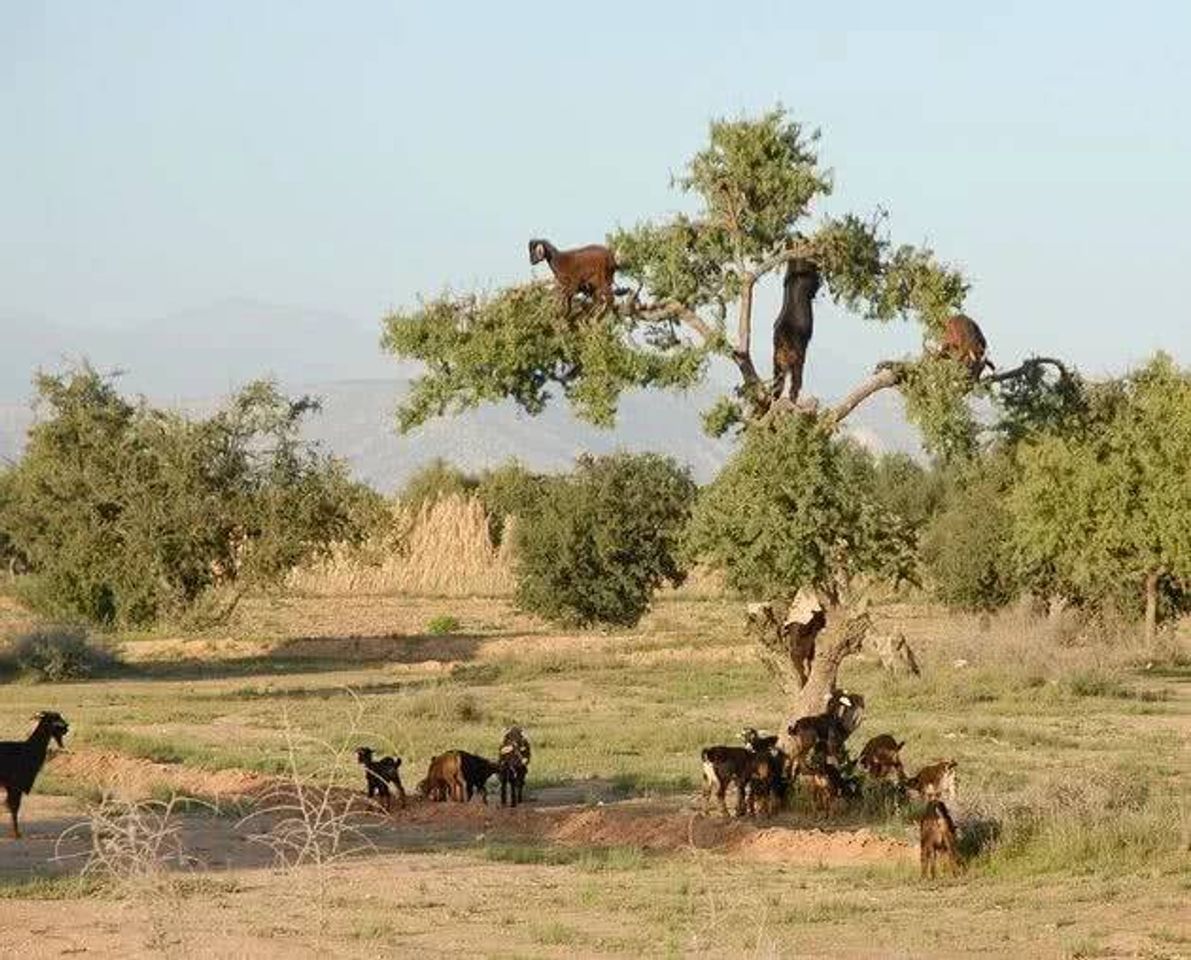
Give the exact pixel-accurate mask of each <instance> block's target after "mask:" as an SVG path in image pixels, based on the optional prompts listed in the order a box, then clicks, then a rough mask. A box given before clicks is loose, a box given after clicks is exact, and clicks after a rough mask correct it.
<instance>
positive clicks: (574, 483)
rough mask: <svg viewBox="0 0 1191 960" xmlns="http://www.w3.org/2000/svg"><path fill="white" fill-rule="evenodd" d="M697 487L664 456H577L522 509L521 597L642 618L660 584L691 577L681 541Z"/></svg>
mask: <svg viewBox="0 0 1191 960" xmlns="http://www.w3.org/2000/svg"><path fill="white" fill-rule="evenodd" d="M694 496H695V484H694V481H692V480H691V477H690V472H689V471H688V470H686V469H683V468H681V467H679V466H678V465H677V464H676V463H675V462H674V461H673V460H671V459H669V458H667V457H662V456H659V455H657V454H627V453H621V454H615V455H612V456H607V457H599V458H592V457H585V458H582V459H580V461H579V463H578V465H577V467H576V469H575V471H574V472H573V473H572V474H570V475H568V476H564V477H555V478H551V479H549V480H548V481H546V482H545V483H544V485H543V488H542V493H541V495H540V497H538V498H537V501H536V503H534V504H533V505H532V506H531V508H530V509H529V510H527V511H526V514H525V516H523V517H519V518H518V521H519V522H518V524H517V528H516V535H515V536H516V541H515V551H514V552H515V555H516V558H517V602H518V605H519V606H520V607H521V608H522V609H524V610H528V611H530V612H532V613H537V614H541V615H542V616H544V617H546V618H548V619H551V620H556V621H560V622H562V623H568V624H591V623H609V624H619V625H626V626H631V625H633V624H635V623H637V622H638V621H639V620H640V619H641V617H642V616H643V615H644V613H645V611H646V610H647V609H649V602H650V598H651V597H652V595H653V592H654V591H655V590H656V589H657V588H658V587H660V586H661V585H662V584H663V583H664V582H666V581H669V582H670V583H672V584H674V585H676V586H677V585H678V584H680V583H681V582H682V581H683V579H684V576H685V574H684V572H683V571H682V569H681V567H680V566H679V562H678V560H677V549H678V541H679V537H680V536H681V533H682V529H683V526H684V525H685V523H686V521H687V518H688V516H689V514H690V509H691V503H692V502H693V500H694Z"/></svg>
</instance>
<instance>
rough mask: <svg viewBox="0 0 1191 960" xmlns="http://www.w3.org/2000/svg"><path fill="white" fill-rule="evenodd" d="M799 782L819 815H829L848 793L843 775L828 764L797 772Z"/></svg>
mask: <svg viewBox="0 0 1191 960" xmlns="http://www.w3.org/2000/svg"><path fill="white" fill-rule="evenodd" d="M798 780H799V782H800V783H801V784H802V785H803V786H804V787H806V789H807V791H808V792H809V793H810V796H811V801H812V802H813V803H814V805H815V807H816V808H818V810H819V812H820V813H823V814H828V813H831V812H832V811H833V810H834V809H835V807H836V806H837V804H838V803H839V802H840V800H841V799H842V798H843V796H844V794H845V793H847V791H848V786H847V783H846V782H845V780H844V777H843V774H841V773H840V772H839V770H838V769H837V768H836V767H833V766H831V765H830V764H823V765H822V766H818V767H810V768H804V769H801V770H799V772H798Z"/></svg>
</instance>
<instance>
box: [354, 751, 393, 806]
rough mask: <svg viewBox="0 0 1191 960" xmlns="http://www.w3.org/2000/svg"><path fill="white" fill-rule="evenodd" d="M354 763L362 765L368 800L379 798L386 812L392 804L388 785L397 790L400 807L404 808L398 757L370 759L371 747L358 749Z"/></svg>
mask: <svg viewBox="0 0 1191 960" xmlns="http://www.w3.org/2000/svg"><path fill="white" fill-rule="evenodd" d="M356 761H357V762H358V763H361V764H363V765H364V786H365V788H366V789H367V791H368V799H369V800H371V799H372V798H373V797H380V798H381V803H383V804H384V807H385V809H386V810H388V809H390V807H391V806H392V803H393V795H392V794H391V793H390V792H389V784H390V783H391V784H393V786H395V787H396V788H397V795H398V796H399V797H401V806H403V807H404V806H405V787H403V786H402V785H401V775H400V773H399V772H398V771H399V768H400V767H401V758H400V757H381V759H379V760H373V759H372V748H371V747H360V748H359V749H358V750H356Z"/></svg>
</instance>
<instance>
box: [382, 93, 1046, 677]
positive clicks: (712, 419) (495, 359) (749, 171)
mask: <svg viewBox="0 0 1191 960" xmlns="http://www.w3.org/2000/svg"><path fill="white" fill-rule="evenodd" d="M817 145H818V134H817V132H814V131H810V130H807V129H805V128H804V127H803V126H802V125H801V124H799V123H798V122H796V121H794V120H792V119H791V118H790V117H789V116H788V115H787V114H786V112H785V111H784V110H782V109H780V108H779V109H775V110H772V111H770V112H768V113H765V114H763V115H761V116H759V117H753V118H743V119H735V120H717V121H714V122H713V123H712V124H711V126H710V131H709V141H708V143H707V145H706V146H705V147H704V148H703V149H702V150H700V151H699V152H698V153H696V154H695V156H694V157H692V158H691V160H690V161H689V162H688V163H687V165H686V167H685V169H684V170H683V172H682V173H681V174H680V175H679V176H677V177H675V178H674V181H673V184H674V186H675V187H677V189H678V190H679V191H681V192H682V193H683V194H684V195H685V197H686V199H688V200H690V201H693V203H690V204H688V206H689V207H691V212H689V213H680V214H676V215H673V216H671V217H669V218H666V219H664V220H654V221H643V222H641V223H638V224H636V225H633V226H631V227H621V228H619V229H616V230H614V231H613V232H612V233H611V234H610V235H609V237H608V238H607V242H608V244H609V245H610V246H611V247H612V249H613V250H614V251H615V255H616V259H617V262H618V264H619V270H620V275H621V279H622V280H625V281H628V282H629V283H630V287H629V290H630V293H629V294H628V295H627V298H626V299H625V300H624V301H623V302H621V303H619V304H618V306H617V308H616V309H615V310H608V309H604V308H602V307H596V306H594V305H593V306H592V307H591V308H590V309H588V310H587V311H585V312H579V313H576V314H573V315H564V313H563V310H562V308H561V306H560V303H559V299H558V298H557V297H556V296H555V295H554V292H553V291H552V289H551V285H550V284H548V283H546V284H541V283H528V284H524V285H520V286H514V287H509V288H506V289H503V290H498V291H496V292H494V293H490V294H465V295H456V294H450V293H448V294H443V295H441V296H437V297H434V298H432V299H429V300H426V301H423V302H422V303H420V304H419V305H418V306H417V307H416V308H414V309H410V310H405V311H399V312H397V313H394V314H392V315H391V316H388V317H386V318H385V320H384V334H383V343H384V346H385V348H386V349H387V350H389V351H390V352H391V353H393V354H394V355H396V356H398V357H400V358H403V359H416V360H419V361H421V362H422V363H423V364H424V365H425V368H426V373H425V375H424V376H422V377H421V378H420V379H418V380H417V381H415V383H414V385H413V389H412V391H411V392H410V394H409V395H408V396H407V397H406V398H405V400H404V401H403V403H402V404H401V406H400V407H399V409H398V424H399V427H400V429H401V430H403V431H405V430H409V429H412V428H414V427H416V426H418V425H419V424H421V423H424V422H425V421H426V420H428V419H430V418H431V417H435V416H441V415H444V414H451V413H457V412H460V411H463V410H467V409H470V408H473V407H475V406H478V405H480V404H483V403H491V402H497V401H502V400H508V399H511V400H513V401H514V402H515V403H517V404H518V405H519V406H520V407H521V408H522V409H524V410H526V411H528V412H529V413H531V414H535V413H538V412H540V411H541V410H542V409H544V407H545V406H546V404H547V403H548V402H549V401H550V400H551V398H552V397H553V395H554V394H555V393H558V392H561V394H562V395H563V397H565V398H566V400H567V401H568V402H569V403H570V405H571V406H572V408H573V409H574V411H575V413H576V414H577V415H578V416H579V417H581V418H583V419H586V420H588V421H590V422H592V423H595V424H598V425H603V426H609V425H611V424H612V423H614V421H615V415H616V409H617V403H618V400H619V398H620V395H621V394H622V393H623V391H625V390H626V389H630V388H641V387H653V388H682V387H689V386H691V385H693V384H695V383H697V382H699V381H700V380H701V379H702V378H703V376H704V375H705V373H706V369H707V364H708V362H709V361H710V360H711V359H712V358H722V359H725V360H727V361H728V362H730V363H731V364H732V366H733V367H734V369H735V370H736V375H737V382H736V386H735V388H734V389H733V391H732V392H731V394H730V395H728V396H725V397H722V398H721V399H720V400H719V401H718V402H717V403H716V404H715V405H714V406H713V407H712V409H710V410H707V411H704V425H705V428H706V429H707V430H708V431H709V432H711V433H714V434H717V435H718V434H723V433H725V432H728V431H730V430H734V429H735V430H744V431H745V432H746V433H747V434H748V439H746V441H745V448H744V449H743V450H742V452H741V454H740V457H741V458H742V459H744V460H748V461H749V463H747V464H744V465H741V466H740V467H738V468H736V470H735V472H733V473H730V474H729V477H730V478H735V479H737V480H739V482H740V485H741V489H746V488H747V487H748V486H749V483H751V482H752V481H751V480H749V479H748V478H749V477H750V476H751V475H752V472H751V471H752V470H753V461H755V462H756V463H757V464H762V466H764V465H763V459H764V458H763V457H762V456H760V455H755V454H754V453H753V451H754V448H758V447H760V446H764V445H765V444H766V443H767V442H769V441H766V440H763V439H760V438H758V439H755V440H754V439H752V434H753V432H754V431H758V430H767V429H770V428H773V427H776V426H777V425H778V421H781V420H783V419H785V418H787V417H789V416H791V415H792V414H796V413H797V414H799V415H800V416H802V417H804V418H806V419H807V421H808V422H807V423H805V424H795V425H792V426H789V427H786V426H781V427H780V428H779V439H778V440H777V441H774V442H775V443H776V444H778V445H779V446H781V445H784V446H783V450H782V451H781V455H783V456H785V455H787V454H789V455H790V456H792V457H793V459H792V460H790V461H780V462H772V463H770V464H768V470H770V471H772V472H774V473H788V474H789V475H790V479H789V483H790V485H793V486H797V485H798V484H799V483H800V482H801V481H802V474H801V471H804V470H808V469H811V468H812V461H813V460H814V458H815V457H817V456H818V457H823V458H825V459H824V460H822V462H821V464H820V466H821V467H822V473H821V476H828V475H830V474H831V472H832V471H833V470H835V469H836V467H835V466H833V465H832V461H834V460H835V459H836V458H838V457H839V456H840V455H841V450H842V448H840V447H838V446H836V445H833V442H832V441H831V440H830V436H831V434H832V432H833V431H835V430H836V429H837V428H838V427H839V425H840V424H841V423H842V422H843V421H844V420H845V419H846V418H847V417H848V415H849V414H850V413H851V412H852V411H853V410H854V409H856V407H857V406H858V405H860V404H861V403H863V402H864V401H865V400H866V399H867V398H868V397H870V396H872V395H873V394H875V393H876V392H877V391H879V390H883V389H886V388H890V387H896V388H898V389H899V390H900V391H901V392H902V394H903V396H904V397H905V399H906V409H907V413H908V415H909V416H910V418H911V419H912V420H914V421H915V422H916V423H917V424H918V425H919V427H920V428H921V430H922V434H923V440H924V443H925V444H926V446H927V447H928V448H930V449H931V450H933V451H935V452H937V453H939V454H941V455H943V456H956V455H965V454H967V453H970V452H971V451H972V450H973V448H974V446H975V444H976V439H977V422H976V420H975V419H974V417H973V415H972V412H971V410H970V409H969V406H968V403H967V400H968V397H969V396H970V394H972V393H973V392H977V391H979V392H983V391H987V390H989V389H991V388H990V386H989V385H987V384H986V383H985V381H980V382H979V383H976V382H974V381H973V379H972V378H971V376H970V374H969V373H968V371H967V370H966V369H965V368H964V367H963V366H962V365H961V364H960V363H958V362H956V361H953V360H950V359H944V358H943V357H942V356H941V355H940V353H939V352H938V351H935V350H932V349H927V350H924V351H923V352H922V354H921V355H919V356H916V357H909V358H898V359H893V360H887V361H885V362H883V363H881V364H879V365H878V366H877V367H876V368H875V369H874V372H873V374H872V375H871V376H869V377H867V378H866V379H865V380H864V381H863V382H861V383H859V384H857V385H856V387H855V388H854V389H853V390H852V391H850V392H849V393H848V394H847V395H846V396H844V397H843V398H841V399H839V400H838V401H837V402H835V403H834V404H833V405H830V406H822V407H821V406H820V405H819V404H818V403H817V402H816V401H815V400H814V399H813V398H807V397H803V398H800V400H799V402H798V407H799V409H798V410H794V409H792V405H791V404H789V403H788V402H785V401H776V402H775V401H774V400H773V392H772V390H771V389H770V384H769V383H768V381H767V380H766V378H765V377H764V376H763V375H762V374H761V373H760V371H759V370H758V369H757V365H756V363H755V361H754V358H753V355H754V348H755V345H756V337H757V335H758V334H757V329H756V324H755V323H754V320H755V317H754V298H755V293H756V290H757V286H758V284H760V283H761V282H763V281H764V280H765V278H766V277H767V276H769V275H770V274H772V273H775V272H777V271H779V270H781V269H782V268H784V265H785V264H786V263H787V262H788V261H790V260H792V259H794V258H807V259H809V260H811V261H813V262H814V264H815V265H816V266H817V268H818V270H819V272H820V274H821V276H822V279H823V283H824V290H825V295H826V296H828V297H830V298H831V299H832V300H833V301H834V302H835V303H836V304H838V305H840V306H842V307H844V308H846V309H847V310H848V311H850V312H852V313H854V314H857V315H858V316H859V317H860V318H862V319H864V320H870V321H876V322H888V321H892V320H895V319H898V318H904V319H908V320H911V321H913V322H915V323H916V324H918V325H919V327H920V328H921V330H922V333H923V339H924V342H925V343H926V344H927V345H929V344H930V343H932V342H933V341H936V340H937V338H938V337H939V335H940V333H941V331H942V328H943V325H944V323H945V321H946V319H947V317H948V316H949V315H950V314H952V313H954V312H955V311H957V310H958V309H959V308H960V307H961V306H962V303H963V299H964V296H965V294H966V292H967V283H966V281H965V280H964V278H963V276H962V275H961V274H960V272H959V271H958V270H956V269H955V268H953V267H951V266H948V265H946V264H944V263H942V262H940V261H939V260H938V259H937V258H936V256H935V255H934V253H933V252H932V251H931V250H929V249H926V248H923V247H915V246H910V245H895V244H894V243H893V242H892V241H891V239H890V237H889V233H888V222H887V217H886V215H885V214H884V212H882V211H876V212H875V213H872V214H870V215H858V214H845V215H843V216H825V215H821V214H817V210H816V207H817V204H818V203H819V201H821V200H823V199H824V198H826V197H827V196H828V195H829V194H830V193H831V191H832V188H833V183H834V178H833V175H832V173H831V171H830V170H828V169H826V168H825V167H824V166H822V164H821V163H820V160H819V156H818V152H817ZM768 334H769V331H768V329H766V330H765V331H764V333H763V335H765V336H768ZM813 346H814V345H813V343H812V344H811V351H810V352H811V356H812V357H813V353H814V350H813ZM1037 370H1038V367H1037V362H1036V361H1031V362H1028V363H1027V364H1026V365H1024V366H1023V367H1022V368H1019V369H1018V370H1014V371H1010V372H1009V373H1008V374H1005V375H998V376H997V377H996V378H989V383H990V384H991V383H998V384H999V383H1001V382H1004V381H1007V380H1012V379H1013V378H1014V377H1017V376H1019V375H1021V374H1023V373H1025V372H1029V371H1035V372H1036V371H1037ZM1038 378H1039V381H1040V382H1041V380H1042V375H1041V374H1040V373H1039V374H1038ZM730 469H732V468H730ZM816 469H817V468H816ZM807 476H808V478H809V479H807V482H808V483H809V484H810V485H811V486H812V487H814V488H815V489H820V490H822V489H825V487H823V486H822V485H817V484H818V479H819V477H820V474H814V473H811V474H808V475H807ZM718 489H719V491H720V492H716V493H713V494H712V497H713V498H714V499H715V502H716V504H717V505H716V507H714V508H712V507H705V508H702V509H701V514H702V515H703V516H704V518H705V520H704V524H703V528H702V532H701V533H700V535H699V537H697V538H696V540H697V541H698V542H699V543H700V544H701V545H702V546H704V547H706V548H707V551H708V552H707V554H706V556H707V557H708V558H710V560H711V561H712V562H717V561H723V563H724V564H726V563H727V562H728V559H729V558H730V557H731V556H733V554H732V550H734V549H735V546H736V545H737V544H738V542H739V539H740V534H739V533H738V532H733V531H732V525H733V524H736V523H746V524H748V523H752V522H753V521H751V520H750V519H749V518H748V517H747V516H742V515H741V514H743V513H745V512H747V511H744V510H743V508H740V509H738V508H737V507H735V506H733V504H732V503H730V502H729V501H731V500H733V498H734V497H735V496H736V494H735V493H733V492H730V491H731V490H732V489H733V486H732V480H731V479H725V481H724V483H723V484H720V485H719V488H718ZM852 492H854V491H852V490H851V489H850V488H848V489H846V490H844V491H841V493H840V494H839V495H838V496H834V499H832V501H831V502H830V503H829V504H827V505H826V508H825V509H822V510H818V509H817V508H818V506H819V504H818V503H817V502H816V501H814V500H813V498H812V499H810V500H808V501H807V504H806V505H807V507H808V510H809V512H808V513H807V514H806V516H805V517H804V520H805V523H804V524H803V527H804V528H805V529H809V530H811V533H812V535H811V536H809V537H808V538H807V539H806V540H805V541H803V542H802V545H801V546H800V545H799V544H795V543H793V542H790V543H787V544H786V545H785V546H782V545H780V544H777V545H773V549H771V550H767V551H760V552H762V553H766V554H767V556H768V561H767V562H769V563H772V564H773V567H772V569H771V570H770V571H769V573H768V574H766V575H765V576H763V577H761V578H759V579H754V578H752V577H751V576H750V577H745V578H743V579H742V578H741V577H738V576H737V575H736V574H735V573H733V572H732V568H731V567H729V574H730V577H731V578H732V579H733V580H735V581H737V582H738V585H740V586H741V587H743V588H747V589H750V590H753V589H765V590H769V591H777V592H780V593H782V594H785V595H792V594H793V593H794V592H795V591H796V590H797V589H798V588H799V587H800V586H803V585H805V584H804V582H803V580H804V578H806V577H811V578H812V579H813V578H821V579H832V580H837V579H839V578H840V576H841V575H844V579H847V577H846V573H847V571H848V569H850V568H851V567H853V566H855V567H857V568H861V569H870V568H872V567H873V566H874V565H876V566H881V565H882V564H885V565H887V564H889V563H892V562H893V560H892V557H884V558H883V559H881V560H880V561H878V560H877V557H878V555H880V554H881V551H882V549H884V548H886V547H887V548H889V549H890V550H892V551H893V554H894V555H896V554H897V553H898V552H899V551H900V550H901V545H900V543H897V542H896V541H897V540H898V538H897V537H893V538H891V540H892V541H894V542H890V543H888V544H880V543H878V542H877V541H876V540H875V539H874V537H875V536H876V526H878V525H876V524H874V523H873V516H872V514H871V511H870V510H869V509H868V507H866V505H865V503H855V504H845V503H844V502H843V501H844V500H846V499H847V498H848V496H849V495H850V493H852ZM766 496H772V497H774V498H775V499H774V500H772V501H766V500H765V497H766ZM784 498H785V493H784V492H783V490H782V489H779V488H777V487H773V488H770V489H768V490H766V491H765V493H764V495H763V496H761V497H760V498H759V499H757V500H755V501H750V502H751V504H752V506H753V507H758V508H760V509H770V513H771V514H781V513H782V511H783V509H784V508H785V505H786V501H785V499H784ZM775 504H776V506H775ZM713 514H714V518H713V516H712V515H713ZM841 519H843V520H845V521H846V522H847V523H848V524H851V525H853V526H849V528H848V529H849V530H853V529H855V530H856V531H860V530H861V529H863V531H864V536H865V537H866V538H867V539H866V541H865V543H866V545H865V547H864V550H865V551H866V554H865V558H864V559H863V560H862V559H860V558H859V557H857V556H854V555H853V551H854V549H855V547H854V545H853V544H852V543H851V541H847V540H846V537H845V541H846V542H843V543H839V542H836V540H837V539H838V538H837V537H836V533H835V530H834V526H833V525H834V524H836V523H837V522H840V521H841ZM755 522H756V523H763V521H762V520H761V519H757V520H756V521H755ZM749 529H752V527H751V526H750V527H749ZM767 529H771V528H767ZM713 531H719V532H721V533H723V534H724V536H725V538H726V539H725V541H724V544H723V545H721V546H718V547H717V546H716V545H715V544H714V543H713V541H714V534H713ZM758 550H760V548H758ZM866 618H867V615H865V617H864V618H860V619H856V618H849V617H847V616H846V615H845V616H842V617H838V618H834V619H838V620H839V622H840V623H841V625H842V624H844V623H853V627H850V628H849V629H848V630H846V631H844V633H846V634H847V636H848V637H849V638H850V639H849V640H848V649H851V648H852V647H853V646H854V645H855V642H856V639H855V638H856V637H857V636H859V635H861V634H862V633H863V626H864V624H866V623H867V619H866ZM857 625H859V626H857ZM841 642H842V641H841ZM841 649H843V648H841ZM820 659H821V660H822V662H823V663H824V664H827V663H829V662H830V661H831V659H832V658H829V657H823V658H820ZM823 669H824V670H827V669H828V667H827V666H824V667H823ZM819 679H820V680H822V679H823V678H822V677H820V678H819ZM828 679H829V681H830V682H833V681H834V674H832V675H831V677H830V678H828ZM830 682H829V683H828V684H827V685H828V686H830ZM820 685H821V684H820V683H818V682H816V686H820Z"/></svg>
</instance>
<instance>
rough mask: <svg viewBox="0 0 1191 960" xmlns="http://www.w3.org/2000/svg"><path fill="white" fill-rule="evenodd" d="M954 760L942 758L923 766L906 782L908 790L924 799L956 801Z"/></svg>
mask: <svg viewBox="0 0 1191 960" xmlns="http://www.w3.org/2000/svg"><path fill="white" fill-rule="evenodd" d="M956 766H957V764H956V762H955V761H954V760H940V761H939V762H938V763H932V764H930V765H929V766H926V767H923V768H922V769H921V770H919V771H918V772H917V773H916V774H914V776H912V777H910V779H909V780H907V781H906V782H905V784H904V786H905V788H906V790H907V791H909V792H910V793H916V794H918V795H919V796H920V797H922V799H924V800H949V801H951V802H952V803H954V802H955V768H956Z"/></svg>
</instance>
